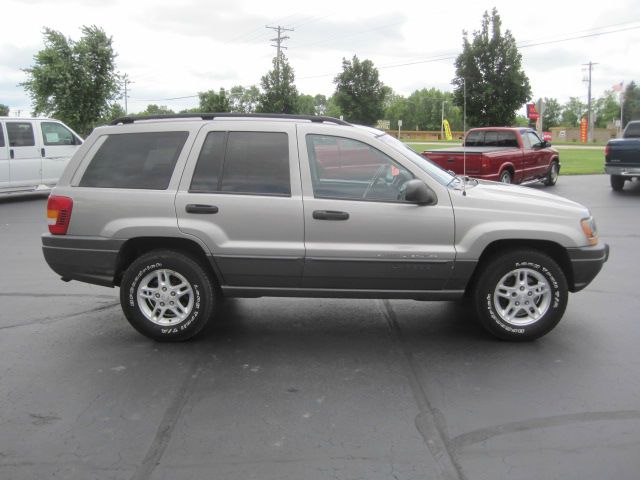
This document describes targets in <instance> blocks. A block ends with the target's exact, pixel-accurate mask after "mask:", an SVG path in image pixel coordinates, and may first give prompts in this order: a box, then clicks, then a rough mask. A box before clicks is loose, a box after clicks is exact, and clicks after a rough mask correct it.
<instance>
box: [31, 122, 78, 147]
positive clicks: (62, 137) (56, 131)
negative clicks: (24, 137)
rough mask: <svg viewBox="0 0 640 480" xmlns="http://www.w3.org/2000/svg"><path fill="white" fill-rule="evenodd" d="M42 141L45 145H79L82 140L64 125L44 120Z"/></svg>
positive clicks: (41, 125) (41, 126)
mask: <svg viewBox="0 0 640 480" xmlns="http://www.w3.org/2000/svg"><path fill="white" fill-rule="evenodd" d="M40 128H41V129H42V141H43V142H44V144H45V145H52V146H53V145H79V144H80V141H79V139H77V138H76V136H75V135H74V134H73V133H71V130H69V129H68V128H67V127H65V126H64V125H61V124H59V123H55V122H42V123H41V124H40Z"/></svg>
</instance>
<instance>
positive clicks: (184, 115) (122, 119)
mask: <svg viewBox="0 0 640 480" xmlns="http://www.w3.org/2000/svg"><path fill="white" fill-rule="evenodd" d="M173 118H176V119H177V118H200V119H202V120H213V119H214V118H280V119H285V120H309V121H311V122H314V123H324V122H327V123H335V124H337V125H349V126H350V125H351V124H350V123H348V122H345V121H344V120H340V119H338V118H333V117H325V116H318V115H289V114H284V113H228V112H225V113H176V114H172V115H143V116H131V117H129V116H127V117H119V118H116V119H115V120H113V121H112V122H111V125H118V124H123V125H126V124H129V123H135V122H136V121H138V120H166V119H173Z"/></svg>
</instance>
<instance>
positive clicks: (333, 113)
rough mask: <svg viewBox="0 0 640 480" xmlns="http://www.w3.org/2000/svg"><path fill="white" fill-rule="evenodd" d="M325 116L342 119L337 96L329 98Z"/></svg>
mask: <svg viewBox="0 0 640 480" xmlns="http://www.w3.org/2000/svg"><path fill="white" fill-rule="evenodd" d="M325 115H326V116H328V117H333V118H340V117H341V116H342V110H341V109H340V107H339V106H338V104H337V103H336V96H335V95H331V96H330V97H329V98H327V106H326V109H325Z"/></svg>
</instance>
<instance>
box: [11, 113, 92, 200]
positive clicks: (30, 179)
mask: <svg viewBox="0 0 640 480" xmlns="http://www.w3.org/2000/svg"><path fill="white" fill-rule="evenodd" d="M81 144H82V138H80V136H79V135H78V134H77V133H75V132H74V131H73V130H71V129H70V128H69V127H67V126H66V125H65V124H64V123H62V122H60V121H58V120H54V119H50V118H14V117H0V195H2V194H9V193H25V192H33V191H39V190H44V191H46V190H49V189H50V188H51V187H52V186H53V185H55V184H56V182H57V181H58V179H59V178H60V175H62V172H63V171H64V168H65V167H66V166H67V163H68V162H69V159H70V158H71V156H72V155H73V154H74V153H75V151H76V150H77V149H78V146H79V145H81Z"/></svg>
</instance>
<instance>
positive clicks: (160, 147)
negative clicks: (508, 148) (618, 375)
mask: <svg viewBox="0 0 640 480" xmlns="http://www.w3.org/2000/svg"><path fill="white" fill-rule="evenodd" d="M48 220H49V230H50V233H49V234H45V235H44V236H43V238H42V243H43V250H44V256H45V258H46V260H47V262H48V263H49V265H50V266H51V268H52V269H53V270H54V271H55V272H57V273H58V274H59V275H60V276H61V277H62V279H63V280H65V281H68V280H79V281H83V282H88V283H94V284H98V285H104V286H108V287H113V286H119V287H120V300H121V304H122V309H123V311H124V314H125V315H126V317H127V319H128V320H129V322H130V323H131V325H132V326H133V327H134V328H135V329H137V330H138V331H139V332H140V333H142V334H143V335H146V336H148V337H151V338H153V339H156V340H164V341H177V340H185V339H188V338H190V337H193V336H194V335H195V334H197V333H198V332H199V331H200V330H202V328H203V327H204V326H205V324H206V323H207V321H208V320H209V318H210V317H211V316H212V315H213V311H214V310H213V307H214V303H215V302H216V299H218V298H220V296H223V295H224V296H232V297H259V296H298V297H348V298H408V299H416V300H455V299H463V298H466V299H468V300H469V301H470V302H472V303H473V304H474V306H475V309H476V311H477V315H478V317H479V319H480V321H481V322H482V324H483V325H484V327H486V329H487V330H488V331H489V332H491V333H492V334H493V335H495V336H497V337H499V338H501V339H506V340H532V339H535V338H538V337H540V336H542V335H544V334H546V333H547V332H549V331H550V330H551V329H553V328H554V326H555V325H556V324H557V323H558V321H559V320H560V318H561V317H562V315H563V313H564V311H565V308H566V306H567V297H568V292H570V291H571V292H577V291H579V290H581V289H583V288H584V287H585V286H587V285H588V284H589V282H591V280H593V278H594V277H595V276H596V274H597V273H598V272H599V271H600V269H601V268H602V265H603V264H604V262H605V261H606V260H607V258H608V253H609V248H608V246H607V245H602V244H598V234H597V231H596V227H595V223H594V220H593V218H592V216H591V214H590V212H589V210H588V209H587V208H585V207H584V206H582V205H580V204H578V203H575V202H572V201H569V200H566V199H564V198H561V197H558V196H554V195H550V194H548V193H542V192H539V191H537V190H533V189H528V188H523V187H517V186H511V185H503V184H499V183H493V182H487V181H478V180H473V179H469V178H466V179H465V178H460V177H456V176H452V175H450V174H449V173H447V172H446V171H444V170H442V169H441V168H440V167H438V166H436V165H434V164H432V163H430V162H429V161H428V160H426V159H425V158H423V157H422V156H420V155H417V154H416V153H414V152H413V151H412V150H410V149H409V148H407V147H406V146H405V145H404V144H402V143H401V142H399V141H397V140H396V139H394V138H392V137H390V136H389V135H386V134H385V133H384V132H381V131H378V130H374V129H371V128H367V127H360V126H355V125H351V124H348V123H346V122H343V121H341V120H337V119H334V118H328V117H314V116H291V115H289V116H285V115H244V114H243V115H237V114H202V115H182V116H168V117H161V118H158V117H145V118H131V117H126V118H121V119H118V120H116V121H115V122H114V123H113V124H112V125H111V126H108V127H102V128H97V129H96V130H95V131H94V132H93V133H92V134H91V135H90V136H89V138H88V139H87V140H86V142H85V143H84V144H83V145H82V147H81V148H80V149H79V150H78V152H77V153H76V154H75V155H74V157H73V158H72V160H71V161H70V163H69V165H68V167H67V168H66V170H65V172H64V174H63V176H62V178H61V179H60V181H59V182H58V185H57V187H56V188H55V189H54V190H53V192H52V195H51V197H50V198H49V202H48Z"/></svg>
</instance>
